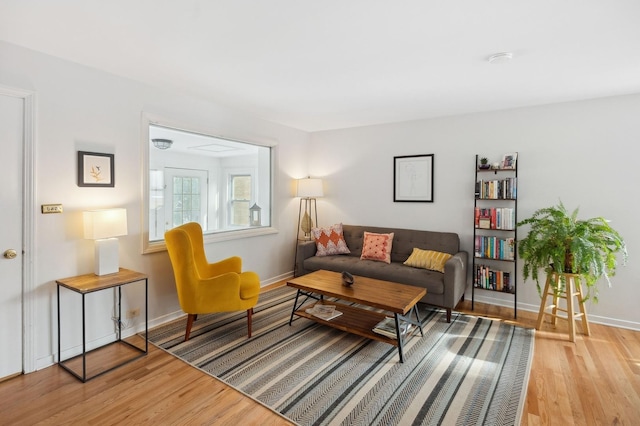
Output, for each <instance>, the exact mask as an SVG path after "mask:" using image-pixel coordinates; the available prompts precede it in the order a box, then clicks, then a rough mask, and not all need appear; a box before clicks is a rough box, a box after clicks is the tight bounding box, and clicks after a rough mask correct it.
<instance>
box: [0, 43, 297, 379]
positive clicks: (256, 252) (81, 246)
mask: <svg viewBox="0 0 640 426" xmlns="http://www.w3.org/2000/svg"><path fill="white" fill-rule="evenodd" d="M0 84H2V85H5V86H9V87H14V88H20V89H24V90H31V91H34V92H35V93H36V96H37V100H36V102H37V117H36V122H37V124H36V126H37V130H36V131H37V136H36V143H35V145H36V149H35V150H36V152H35V155H36V163H37V164H36V175H37V176H36V198H37V199H36V207H37V208H38V214H37V215H36V223H35V228H36V241H35V247H33V250H34V263H35V265H36V266H35V283H34V287H35V295H34V297H35V304H36V306H35V311H36V312H37V320H36V324H35V330H36V333H37V335H36V338H35V339H36V343H35V345H36V348H35V352H36V357H37V362H36V364H37V366H38V368H41V367H43V366H46V365H49V364H51V363H52V362H54V358H53V356H54V354H55V353H56V352H57V329H56V295H55V294H56V293H55V290H56V285H55V280H56V279H60V278H64V277H70V276H75V275H78V274H84V273H90V272H92V271H93V242H92V241H88V240H84V239H83V238H82V230H81V228H82V221H81V220H82V219H81V218H82V213H81V212H82V211H83V210H86V209H91V208H104V207H115V206H122V207H126V208H127V213H128V222H129V223H128V225H129V235H127V236H126V237H122V238H120V259H121V262H120V263H121V266H123V267H126V268H130V269H134V270H138V271H141V272H144V273H147V274H148V275H149V303H150V305H149V318H150V319H151V320H152V323H153V322H158V321H162V320H163V319H166V318H169V317H171V315H175V314H176V313H179V312H180V311H179V305H178V301H177V297H176V294H175V287H174V284H173V276H172V269H171V265H170V263H169V258H168V255H167V253H166V252H161V253H153V254H147V255H142V254H141V247H142V245H141V225H140V224H141V222H142V219H141V217H142V216H141V215H142V214H146V212H143V211H142V202H141V197H142V195H141V192H142V189H141V188H142V172H143V171H142V170H141V162H142V160H141V158H142V157H141V150H142V146H141V144H143V143H144V141H141V133H142V132H141V123H142V121H141V117H142V113H143V112H144V113H151V114H153V115H154V116H159V117H165V118H166V119H168V120H172V121H175V122H180V123H185V124H191V125H192V126H193V128H197V129H210V130H211V131H212V132H213V133H214V134H221V135H225V136H228V137H232V138H234V139H238V140H247V141H269V142H276V143H277V144H278V146H277V148H276V155H277V158H276V172H275V181H276V186H275V193H274V194H273V199H274V205H273V207H274V221H273V226H274V227H276V228H278V229H279V231H280V232H278V233H277V234H271V235H266V236H259V237H251V238H248V239H243V240H236V241H226V242H219V243H214V244H211V245H209V246H208V247H207V253H208V255H209V256H210V258H211V259H219V258H222V257H226V256H229V255H239V256H241V257H242V258H243V259H244V268H245V269H248V270H254V271H256V272H258V274H259V275H260V277H261V281H262V284H263V285H264V284H265V283H270V282H273V281H275V280H278V279H280V278H282V277H284V276H286V275H287V274H288V273H290V272H291V271H292V268H293V252H294V243H293V241H295V223H296V215H297V211H296V207H297V202H296V200H295V199H294V198H292V196H293V192H292V182H293V179H296V178H300V177H303V176H306V175H307V170H306V161H305V159H306V152H307V149H308V147H307V145H308V139H309V137H308V135H307V134H306V133H304V132H301V131H299V130H295V129H291V128H287V127H284V126H281V125H277V124H273V123H269V122H266V121H263V120H259V119H256V118H253V117H250V116H248V115H246V114H243V113H241V112H237V111H233V110H230V109H227V108H225V107H224V106H221V105H216V104H213V103H210V102H204V101H201V100H196V99H193V98H188V97H184V96H180V95H177V94H174V93H169V92H166V91H163V90H159V89H155V88H151V87H148V86H146V85H144V84H140V83H137V82H133V81H131V80H127V79H123V78H120V77H117V76H114V75H110V74H106V73H103V72H100V71H97V70H94V69H91V68H87V67H84V66H79V65H77V64H73V63H70V62H67V61H63V60H60V59H57V58H53V57H50V56H46V55H42V54H39V53H36V52H33V51H30V50H27V49H23V48H21V47H18V46H15V45H10V44H7V43H4V42H0ZM79 150H81V151H95V152H105V153H113V154H115V188H80V187H78V186H77V185H76V170H77V165H76V151H79ZM47 203H61V204H62V205H63V207H64V213H63V214H53V215H52V214H50V215H41V214H39V208H40V205H41V204H47ZM249 240H250V241H249ZM266 253H278V254H279V255H266ZM141 287H142V286H138V287H137V288H136V287H131V288H127V287H125V290H126V292H125V295H124V296H123V302H124V305H125V309H126V307H127V306H131V307H135V306H142V307H144V304H143V297H142V294H143V293H142V291H141V290H142V288H141ZM104 293H105V294H101V293H98V294H95V295H91V296H90V297H89V300H88V302H89V309H88V310H89V312H90V318H89V324H90V327H89V330H88V333H89V334H88V339H89V340H100V339H105V338H106V337H108V336H109V334H111V333H112V332H113V324H112V323H111V321H110V319H109V317H110V310H111V308H112V306H113V294H111V293H110V292H104ZM74 296H76V295H75V294H71V293H70V292H68V293H66V294H65V293H63V297H62V301H63V306H64V309H63V313H64V317H63V337H64V339H63V349H62V350H63V352H64V351H68V350H69V349H72V348H73V349H78V345H80V342H81V339H80V328H79V324H80V318H79V309H80V299H79V298H75V299H74V298H73V297H74ZM138 321H139V320H138ZM138 325H139V324H137V325H136V324H134V326H138ZM131 330H133V328H132V329H131Z"/></svg>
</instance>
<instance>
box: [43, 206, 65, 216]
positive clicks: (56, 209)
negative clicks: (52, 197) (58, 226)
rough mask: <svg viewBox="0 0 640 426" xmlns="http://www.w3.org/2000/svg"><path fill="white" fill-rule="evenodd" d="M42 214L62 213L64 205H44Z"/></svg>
mask: <svg viewBox="0 0 640 426" xmlns="http://www.w3.org/2000/svg"><path fill="white" fill-rule="evenodd" d="M41 207H42V214H49V213H62V204H43V205H42V206H41Z"/></svg>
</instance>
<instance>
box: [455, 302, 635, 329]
mask: <svg viewBox="0 0 640 426" xmlns="http://www.w3.org/2000/svg"><path fill="white" fill-rule="evenodd" d="M465 299H466V296H465ZM475 300H476V302H480V303H487V304H490V305H496V306H503V307H505V308H513V301H509V300H504V299H499V298H496V297H488V296H476V297H475ZM517 308H518V310H522V311H527V312H534V313H536V314H537V313H538V312H539V311H540V305H532V304H530V303H521V302H518V304H517ZM587 316H588V318H589V322H591V323H594V324H602V325H607V326H610V327H618V328H626V329H629V330H635V331H640V322H634V321H626V320H620V319H616V318H609V317H603V316H600V315H593V314H591V313H589V311H588V310H587Z"/></svg>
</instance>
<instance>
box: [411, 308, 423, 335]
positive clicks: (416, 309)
mask: <svg viewBox="0 0 640 426" xmlns="http://www.w3.org/2000/svg"><path fill="white" fill-rule="evenodd" d="M416 306H417V305H413V308H412V309H413V312H415V314H416V323H417V324H416V325H417V326H418V328H419V329H420V336H423V337H424V333H422V322H421V321H420V315H418V308H417V307H416Z"/></svg>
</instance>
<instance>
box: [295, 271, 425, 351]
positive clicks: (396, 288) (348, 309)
mask: <svg viewBox="0 0 640 426" xmlns="http://www.w3.org/2000/svg"><path fill="white" fill-rule="evenodd" d="M354 278H355V282H354V283H353V285H352V286H350V287H347V286H344V285H343V284H342V277H341V274H340V273H338V272H331V271H325V270H320V271H315V272H312V273H310V274H307V275H303V276H301V277H297V278H293V279H291V280H289V281H287V285H288V286H289V287H293V288H296V289H298V292H297V294H296V300H295V302H294V304H293V309H292V311H291V318H290V319H289V325H291V322H292V321H293V316H294V315H298V316H300V317H304V318H308V319H310V320H313V321H316V322H318V323H321V324H325V325H328V326H330V327H333V328H337V329H338V330H343V331H346V332H348V333H353V334H357V335H359V336H363V337H367V338H369V339H373V340H378V341H380V342H385V343H388V344H390V345H393V346H397V347H398V354H399V355H400V362H404V355H403V353H402V346H403V343H404V339H405V337H408V334H410V333H412V332H413V330H409V332H408V333H406V335H403V334H402V333H401V332H400V323H401V321H406V322H408V323H410V324H413V325H414V326H416V327H417V328H418V329H419V330H420V335H422V325H421V324H420V317H419V316H418V309H417V308H416V304H417V303H418V301H419V300H420V299H421V298H422V297H423V296H424V295H425V294H427V290H425V289H424V288H421V287H415V286H411V285H405V284H399V283H394V282H390V281H381V280H376V279H373V278H366V277H359V276H356V277H354ZM300 296H304V297H305V298H304V300H302V301H301V302H300V303H298V300H299V298H300ZM325 296H327V297H335V298H338V299H340V300H341V301H347V302H354V303H359V304H361V305H366V306H371V307H374V308H378V309H382V310H384V311H387V312H391V313H393V316H394V318H395V324H396V338H395V339H393V338H390V337H387V336H384V335H381V334H378V333H375V332H374V331H373V328H374V327H375V326H376V325H377V324H378V323H379V322H380V321H381V320H383V319H384V318H385V317H386V316H387V314H386V313H384V312H377V311H371V310H367V309H363V308H359V307H356V306H350V305H347V304H345V303H334V302H331V303H330V304H331V305H336V310H338V311H340V312H342V315H340V316H338V317H336V318H333V319H331V320H329V321H325V320H323V319H321V318H318V317H316V316H315V315H312V314H309V313H307V312H305V309H306V308H310V307H312V306H313V305H307V306H305V309H300V308H301V307H302V306H303V305H304V304H305V303H306V302H307V300H308V299H310V298H311V299H316V300H318V302H317V303H321V304H329V303H324V297H325ZM412 313H413V314H414V315H415V320H414V319H412V318H411V314H412ZM407 314H409V315H407Z"/></svg>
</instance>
